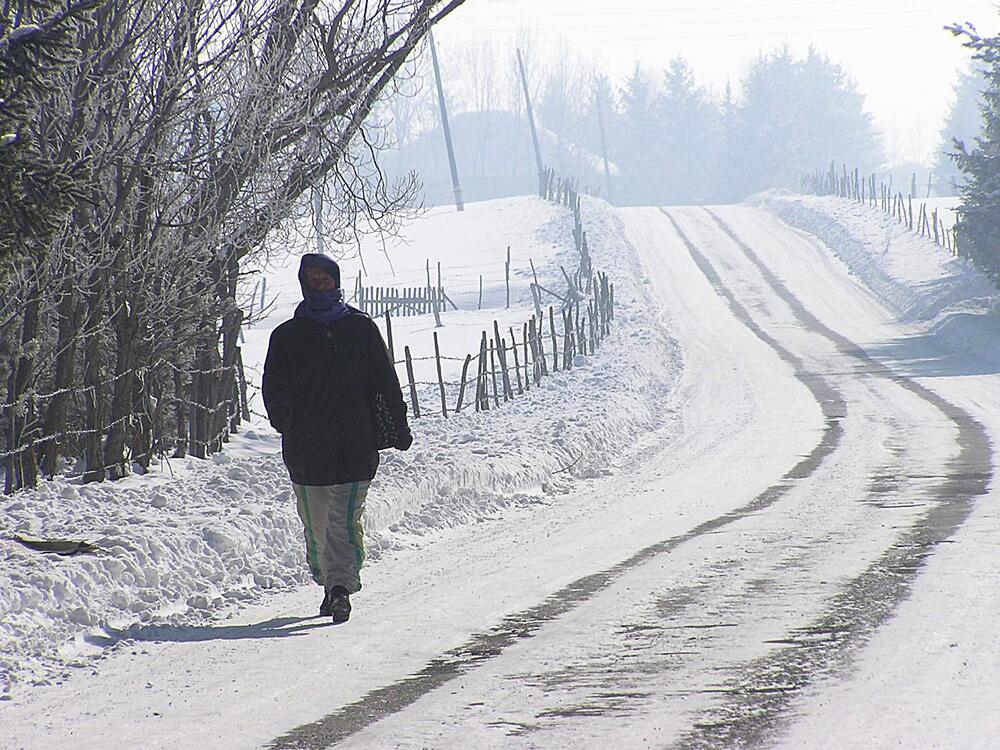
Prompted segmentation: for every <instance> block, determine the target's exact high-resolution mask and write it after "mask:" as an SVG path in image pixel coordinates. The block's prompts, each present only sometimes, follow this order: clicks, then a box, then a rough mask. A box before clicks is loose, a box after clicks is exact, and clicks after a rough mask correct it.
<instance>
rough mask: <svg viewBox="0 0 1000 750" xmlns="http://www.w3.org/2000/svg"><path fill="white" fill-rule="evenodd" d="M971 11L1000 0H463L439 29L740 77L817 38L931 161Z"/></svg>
mask: <svg viewBox="0 0 1000 750" xmlns="http://www.w3.org/2000/svg"><path fill="white" fill-rule="evenodd" d="M956 21H971V22H973V23H974V24H976V26H977V28H978V29H979V31H980V32H981V33H983V34H986V35H991V36H992V35H996V34H997V33H1000V10H998V3H997V1H996V0H989V1H987V0H955V2H952V3H945V2H932V1H931V0H809V1H808V2H807V1H805V0H748V1H747V2H742V3H741V2H738V1H737V0H704V1H703V2H695V1H694V0H658V1H657V0H466V3H465V5H464V6H462V7H460V8H459V9H458V10H457V11H455V12H454V13H453V14H452V15H451V16H450V17H449V18H447V19H446V20H445V21H444V22H442V24H441V26H440V27H439V29H438V30H437V31H436V32H435V33H436V37H437V42H438V45H439V47H443V46H445V45H470V44H477V43H479V42H481V41H482V40H485V39H491V40H493V41H494V42H499V43H504V42H509V43H510V45H511V48H512V50H513V47H514V46H515V36H516V34H517V32H518V30H519V29H526V30H530V31H532V32H533V39H534V44H535V46H536V48H537V49H538V50H539V51H540V52H547V53H549V54H554V53H555V52H556V51H557V50H558V49H559V48H560V46H565V47H569V48H570V49H571V50H573V51H574V52H575V53H576V54H579V55H581V56H583V57H585V58H587V59H596V60H597V61H598V62H600V63H601V65H602V67H603V68H604V69H605V70H607V71H608V73H609V74H610V75H611V77H612V79H613V80H615V81H616V82H620V81H621V80H623V79H624V77H625V76H626V75H627V74H628V73H629V72H630V71H631V70H632V68H633V66H634V64H635V62H636V61H640V62H642V63H643V65H644V66H646V67H647V68H649V69H650V70H652V71H655V70H661V69H663V68H665V67H666V65H667V63H668V62H669V61H670V59H671V58H673V57H675V56H677V55H680V56H681V57H684V58H685V59H687V61H688V62H689V63H690V64H691V65H692V67H693V68H694V71H695V76H696V78H697V79H698V82H699V83H702V84H706V85H711V86H713V87H715V88H716V89H717V90H721V88H722V87H723V86H724V85H725V83H726V80H727V79H729V80H731V81H732V82H733V84H734V86H736V85H737V84H738V81H739V78H740V75H741V73H742V70H743V69H744V68H745V66H746V64H747V63H748V62H749V61H750V60H752V59H753V58H754V57H755V56H756V54H757V53H758V52H759V51H761V50H770V49H773V48H775V47H778V46H780V45H782V44H784V43H787V44H788V45H789V47H790V48H791V50H792V51H793V52H795V53H796V54H800V53H802V52H804V51H805V50H806V48H807V47H808V46H809V44H813V45H815V46H816V47H817V48H818V49H819V50H820V51H822V52H824V53H826V54H827V55H828V56H829V57H830V58H831V59H832V60H834V61H835V62H838V63H840V64H841V65H842V66H843V68H844V69H845V70H846V71H847V72H848V73H849V74H850V75H851V76H852V77H853V78H854V80H855V81H856V82H857V84H858V89H859V91H861V93H863V94H864V95H865V97H866V102H867V107H868V110H869V111H870V112H871V113H872V115H873V116H874V119H875V123H876V125H877V126H878V127H879V129H880V130H881V131H882V132H883V135H884V138H885V146H886V151H887V153H888V155H889V158H890V159H891V160H892V161H893V162H897V163H898V162H903V161H908V160H920V161H928V160H930V159H932V152H933V150H934V148H935V146H936V145H937V141H938V132H939V130H940V128H941V125H942V121H943V118H944V116H945V113H946V112H947V109H948V106H949V104H950V102H951V100H952V86H953V84H954V82H955V80H956V78H957V75H958V71H959V70H960V69H962V68H963V67H964V66H965V65H966V64H967V63H968V60H969V55H968V51H967V50H965V49H964V48H963V47H962V46H961V44H960V43H959V41H958V40H957V39H956V38H954V37H953V36H952V35H951V34H950V33H948V32H946V31H944V30H943V29H942V27H943V26H944V25H945V24H950V23H953V22H956Z"/></svg>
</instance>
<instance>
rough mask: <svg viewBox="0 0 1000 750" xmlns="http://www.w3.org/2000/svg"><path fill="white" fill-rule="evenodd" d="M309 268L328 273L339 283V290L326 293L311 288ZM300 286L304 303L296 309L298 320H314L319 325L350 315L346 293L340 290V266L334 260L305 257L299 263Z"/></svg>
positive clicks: (316, 255) (312, 256)
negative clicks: (307, 277) (308, 274)
mask: <svg viewBox="0 0 1000 750" xmlns="http://www.w3.org/2000/svg"><path fill="white" fill-rule="evenodd" d="M307 268H320V269H322V270H324V271H326V272H327V273H328V274H329V275H330V277H331V278H332V279H333V280H334V281H336V282H337V288H336V289H333V290H331V291H326V292H321V291H318V290H316V289H312V288H310V287H309V282H308V281H307V280H306V269H307ZM299 286H300V287H301V288H302V301H301V302H300V303H299V306H298V307H296V308H295V317H296V318H312V319H313V320H315V321H316V322H318V323H332V322H333V321H335V320H340V319H341V318H343V317H344V316H346V315H348V314H350V310H348V309H347V305H345V304H344V292H343V290H341V288H340V266H338V265H337V264H336V262H335V261H334V260H333V259H332V258H329V257H327V256H326V255H321V254H319V253H306V254H305V255H303V256H302V260H301V261H300V262H299Z"/></svg>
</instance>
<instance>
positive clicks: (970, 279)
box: [753, 192, 1000, 360]
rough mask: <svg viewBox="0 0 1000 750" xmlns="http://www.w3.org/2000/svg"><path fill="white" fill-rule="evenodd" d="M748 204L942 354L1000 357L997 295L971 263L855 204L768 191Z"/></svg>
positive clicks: (888, 219) (989, 358)
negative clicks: (830, 258)
mask: <svg viewBox="0 0 1000 750" xmlns="http://www.w3.org/2000/svg"><path fill="white" fill-rule="evenodd" d="M753 202H754V203H755V204H757V205H759V206H760V207H761V208H765V209H767V210H768V211H771V212H772V213H774V214H775V215H776V216H778V217H779V218H780V219H782V220H783V221H784V222H786V223H787V224H790V225H791V226H793V227H795V228H797V229H800V230H802V231H804V232H808V233H809V234H812V235H815V236H816V237H817V238H818V239H819V240H821V241H822V242H823V243H824V244H826V246H827V247H829V248H830V250H831V252H832V253H834V254H835V255H837V256H838V257H839V258H840V259H841V260H842V261H844V263H846V264H847V266H848V268H849V269H850V271H851V273H853V274H854V275H855V276H856V277H857V278H858V279H859V280H860V281H861V282H862V283H863V284H864V285H865V286H867V287H868V288H869V289H871V290H872V291H873V292H874V293H875V294H876V295H877V296H878V297H879V298H880V300H881V301H882V302H883V304H885V305H887V306H888V307H889V308H890V309H891V310H892V311H893V312H895V313H896V314H897V315H899V317H900V320H901V321H902V322H904V323H910V324H912V325H913V326H914V327H915V328H916V329H918V330H919V331H921V332H922V333H924V334H925V335H928V336H931V337H933V338H934V340H935V342H936V343H937V344H938V345H939V347H940V348H941V349H942V350H943V351H950V352H954V353H965V354H974V355H976V356H979V357H982V358H985V359H988V360H995V359H996V358H997V357H998V356H1000V355H998V352H1000V292H998V291H997V288H996V287H995V286H993V285H992V284H991V283H990V282H989V280H988V279H987V278H986V277H985V276H983V275H982V274H980V273H979V272H978V271H976V270H975V269H974V268H973V267H972V264H971V263H970V262H968V261H966V260H963V259H960V258H956V257H953V256H951V255H950V254H949V252H948V251H947V250H946V249H945V248H943V247H939V246H938V245H935V244H934V242H933V241H931V240H929V239H926V238H923V237H920V236H918V235H915V234H913V233H912V232H910V231H908V230H907V229H906V228H905V227H903V226H902V225H900V224H898V223H896V221H895V220H893V219H892V218H891V217H889V216H887V215H886V214H885V213H883V212H882V211H880V210H879V209H877V208H875V207H872V206H866V205H860V204H858V203H856V202H854V201H848V200H844V199H841V198H837V197H828V196H827V197H816V196H799V195H792V194H788V193H782V192H768V193H763V194H761V195H759V196H757V197H756V198H755V199H754V200H753Z"/></svg>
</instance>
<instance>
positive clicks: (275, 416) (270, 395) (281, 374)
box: [261, 331, 295, 434]
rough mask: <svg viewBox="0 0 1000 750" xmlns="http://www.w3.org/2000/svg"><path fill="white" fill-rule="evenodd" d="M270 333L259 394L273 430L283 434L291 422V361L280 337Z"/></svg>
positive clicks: (292, 385)
mask: <svg viewBox="0 0 1000 750" xmlns="http://www.w3.org/2000/svg"><path fill="white" fill-rule="evenodd" d="M276 333H277V331H275V332H273V333H272V334H271V340H270V341H269V342H268V345H267V358H266V359H265V360H264V376H263V378H262V380H261V396H262V397H263V398H264V409H265V410H266V411H267V418H268V419H269V420H270V422H271V426H272V427H274V429H275V430H277V431H278V432H280V433H282V434H284V433H285V432H286V431H287V430H288V429H289V428H290V427H291V424H292V413H293V409H292V404H293V393H294V388H295V384H294V381H293V378H292V362H291V361H290V354H289V352H288V349H287V346H286V345H285V344H284V343H283V342H282V341H281V337H280V336H277V335H275V334H276Z"/></svg>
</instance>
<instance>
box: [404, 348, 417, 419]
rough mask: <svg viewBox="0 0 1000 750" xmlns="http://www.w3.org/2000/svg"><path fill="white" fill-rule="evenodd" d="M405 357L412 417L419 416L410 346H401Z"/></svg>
mask: <svg viewBox="0 0 1000 750" xmlns="http://www.w3.org/2000/svg"><path fill="white" fill-rule="evenodd" d="M403 354H404V355H405V357H406V377H407V378H408V379H409V381H410V399H411V400H412V401H413V418H414V419H419V418H420V404H419V403H418V402H417V382H416V380H414V378H413V359H412V357H410V347H409V346H406V347H403Z"/></svg>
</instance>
